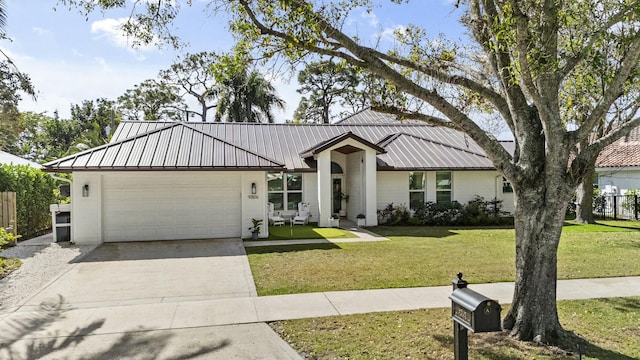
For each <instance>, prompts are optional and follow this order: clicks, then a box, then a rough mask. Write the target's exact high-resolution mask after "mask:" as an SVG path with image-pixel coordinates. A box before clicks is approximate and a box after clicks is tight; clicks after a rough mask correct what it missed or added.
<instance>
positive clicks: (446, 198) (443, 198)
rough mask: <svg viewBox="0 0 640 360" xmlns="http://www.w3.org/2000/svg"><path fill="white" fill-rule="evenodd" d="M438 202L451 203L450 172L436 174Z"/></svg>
mask: <svg viewBox="0 0 640 360" xmlns="http://www.w3.org/2000/svg"><path fill="white" fill-rule="evenodd" d="M436 202H437V203H438V204H440V203H450V202H451V173H450V172H437V173H436Z"/></svg>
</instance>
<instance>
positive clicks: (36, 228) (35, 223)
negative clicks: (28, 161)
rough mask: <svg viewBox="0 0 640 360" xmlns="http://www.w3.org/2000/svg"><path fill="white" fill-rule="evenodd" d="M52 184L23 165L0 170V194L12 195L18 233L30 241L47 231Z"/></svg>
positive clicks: (4, 165) (39, 172) (53, 198)
mask: <svg viewBox="0 0 640 360" xmlns="http://www.w3.org/2000/svg"><path fill="white" fill-rule="evenodd" d="M55 188H56V187H55V181H54V180H53V178H52V177H51V176H49V174H46V173H44V172H43V171H42V170H39V169H35V168H32V167H30V166H27V165H7V164H3V165H2V166H0V192H5V191H11V192H15V193H16V208H17V209H16V210H17V217H18V218H17V221H16V224H17V226H18V233H19V234H20V235H22V236H24V237H30V236H33V235H36V234H38V233H39V232H41V231H43V230H46V229H48V228H50V227H51V214H50V212H49V204H52V203H53V202H55V197H54V189H55Z"/></svg>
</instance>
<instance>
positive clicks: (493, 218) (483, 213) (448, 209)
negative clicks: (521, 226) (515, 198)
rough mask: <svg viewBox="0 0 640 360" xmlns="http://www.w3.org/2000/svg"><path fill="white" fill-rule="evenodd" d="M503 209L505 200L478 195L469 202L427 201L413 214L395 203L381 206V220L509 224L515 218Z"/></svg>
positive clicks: (398, 222) (411, 222)
mask: <svg viewBox="0 0 640 360" xmlns="http://www.w3.org/2000/svg"><path fill="white" fill-rule="evenodd" d="M506 215H507V213H506V212H504V211H502V200H498V199H493V200H489V201H485V200H484V198H483V197H481V196H476V197H475V198H474V199H473V200H471V201H469V202H468V203H467V204H466V205H464V206H463V205H462V204H460V203H459V202H457V201H452V202H450V203H440V204H438V203H435V202H432V201H428V202H426V203H424V204H422V205H419V206H418V207H417V208H416V210H415V211H414V213H413V216H411V212H410V211H409V210H408V209H407V207H406V206H394V205H393V203H391V204H389V205H387V206H386V207H385V208H384V209H380V210H378V223H380V224H382V225H437V226H451V225H473V226H478V225H508V224H513V218H511V217H506Z"/></svg>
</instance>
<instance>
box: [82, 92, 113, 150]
mask: <svg viewBox="0 0 640 360" xmlns="http://www.w3.org/2000/svg"><path fill="white" fill-rule="evenodd" d="M115 108H116V103H115V101H112V100H107V99H105V98H99V99H96V100H84V101H83V102H82V104H79V105H78V104H75V105H72V106H71V120H72V121H75V122H77V123H78V127H79V130H80V133H79V134H78V138H77V139H76V141H75V147H76V149H77V150H84V149H88V148H91V147H95V146H100V145H102V144H106V143H107V142H109V140H110V139H111V135H113V132H114V131H115V128H116V126H118V124H119V123H120V120H121V119H120V115H119V113H117V112H116V109H115Z"/></svg>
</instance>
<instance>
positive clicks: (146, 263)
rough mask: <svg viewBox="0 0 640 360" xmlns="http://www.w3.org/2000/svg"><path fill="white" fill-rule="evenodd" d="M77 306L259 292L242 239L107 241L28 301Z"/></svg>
mask: <svg viewBox="0 0 640 360" xmlns="http://www.w3.org/2000/svg"><path fill="white" fill-rule="evenodd" d="M58 296H62V297H64V299H65V302H66V303H67V304H70V305H71V306H73V307H74V308H80V307H96V306H106V305H128V304H145V303H161V302H175V301H189V300H210V299H220V298H232V297H249V296H256V289H255V286H254V283H253V278H252V276H251V269H250V268H249V262H248V261H247V258H246V253H245V251H244V247H243V245H242V241H241V240H239V239H237V240H236V239H219V240H218V239H217V240H180V241H152V242H134V243H110V244H103V245H101V246H100V247H98V248H97V249H95V250H94V251H93V252H91V253H90V254H89V255H88V256H86V257H85V258H83V259H82V260H81V261H80V262H79V263H78V264H76V266H74V267H73V268H72V269H71V270H70V271H68V272H66V273H64V274H62V275H61V276H60V277H58V278H57V279H56V280H55V281H53V282H52V283H50V284H49V285H48V286H46V287H45V288H44V289H43V290H42V291H40V292H39V293H38V294H37V295H36V296H34V297H33V298H31V299H30V300H28V301H27V303H26V304H25V305H26V306H28V307H37V306H39V304H41V303H42V302H43V301H45V300H46V299H51V298H57V297H58Z"/></svg>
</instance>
